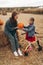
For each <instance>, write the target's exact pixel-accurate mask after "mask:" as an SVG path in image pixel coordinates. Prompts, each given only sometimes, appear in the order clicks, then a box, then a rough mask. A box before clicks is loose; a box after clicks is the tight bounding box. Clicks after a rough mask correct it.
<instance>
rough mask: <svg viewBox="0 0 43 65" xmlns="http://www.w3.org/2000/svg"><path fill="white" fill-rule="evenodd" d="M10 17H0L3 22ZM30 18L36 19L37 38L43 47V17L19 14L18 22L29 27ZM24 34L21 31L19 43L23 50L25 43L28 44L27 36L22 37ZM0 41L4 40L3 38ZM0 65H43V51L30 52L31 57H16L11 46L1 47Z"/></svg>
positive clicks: (34, 50) (34, 49)
mask: <svg viewBox="0 0 43 65" xmlns="http://www.w3.org/2000/svg"><path fill="white" fill-rule="evenodd" d="M9 17H10V14H8V15H7V16H2V15H0V18H1V19H3V21H6V20H7V19H8V18H9ZM30 17H34V18H35V26H36V31H37V32H39V34H38V35H37V36H38V39H39V40H40V44H41V45H42V47H43V15H36V14H19V18H18V21H19V22H23V23H24V25H27V24H28V21H29V18H30ZM4 23H5V22H4ZM3 29H4V28H2V30H3ZM22 32H23V31H19V38H20V41H19V43H20V44H21V45H22V46H23V48H21V49H24V47H25V45H24V43H25V44H26V42H25V35H21V33H22ZM0 39H3V37H2V38H0ZM0 43H1V42H0ZM0 65H43V50H42V51H40V52H39V51H38V50H37V49H36V48H33V50H32V51H30V52H29V56H27V57H26V56H23V57H15V56H14V55H13V53H12V51H11V49H10V46H9V45H7V46H5V47H0Z"/></svg>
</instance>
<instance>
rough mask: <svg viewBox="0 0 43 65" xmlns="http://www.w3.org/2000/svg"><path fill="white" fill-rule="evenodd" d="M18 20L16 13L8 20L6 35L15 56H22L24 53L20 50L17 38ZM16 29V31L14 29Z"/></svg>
mask: <svg viewBox="0 0 43 65" xmlns="http://www.w3.org/2000/svg"><path fill="white" fill-rule="evenodd" d="M17 19H18V15H17V13H16V12H13V13H12V16H11V18H10V19H9V20H7V22H6V25H5V34H6V35H7V36H8V38H9V41H10V43H11V47H12V50H13V53H14V55H15V56H19V55H20V56H22V52H21V50H20V48H19V43H18V38H17V29H16V28H15V27H17ZM14 28H15V29H14Z"/></svg>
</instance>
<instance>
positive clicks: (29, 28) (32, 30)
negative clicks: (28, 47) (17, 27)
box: [23, 24, 35, 37]
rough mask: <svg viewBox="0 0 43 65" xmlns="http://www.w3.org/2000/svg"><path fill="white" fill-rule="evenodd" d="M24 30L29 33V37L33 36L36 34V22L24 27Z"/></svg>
mask: <svg viewBox="0 0 43 65" xmlns="http://www.w3.org/2000/svg"><path fill="white" fill-rule="evenodd" d="M23 30H24V31H26V32H27V33H28V36H29V37H33V36H34V34H35V26H34V24H32V25H28V26H27V27H24V29H23Z"/></svg>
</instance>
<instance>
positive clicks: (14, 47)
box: [5, 32, 19, 52]
mask: <svg viewBox="0 0 43 65" xmlns="http://www.w3.org/2000/svg"><path fill="white" fill-rule="evenodd" d="M5 34H6V35H7V36H8V38H9V41H10V43H11V48H12V51H13V52H14V51H16V50H17V49H18V48H19V43H18V38H17V34H16V33H15V34H14V35H12V34H11V33H9V32H7V33H6V32H5Z"/></svg>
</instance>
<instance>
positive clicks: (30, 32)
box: [23, 17, 42, 51]
mask: <svg viewBox="0 0 43 65" xmlns="http://www.w3.org/2000/svg"><path fill="white" fill-rule="evenodd" d="M23 30H24V31H25V32H26V40H27V41H28V42H29V50H32V46H31V44H32V43H33V42H34V41H36V42H37V45H38V51H41V50H42V47H41V46H40V44H39V40H38V39H36V36H35V26H34V18H33V17H32V18H30V22H29V25H28V26H24V28H23ZM27 48H28V47H27Z"/></svg>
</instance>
